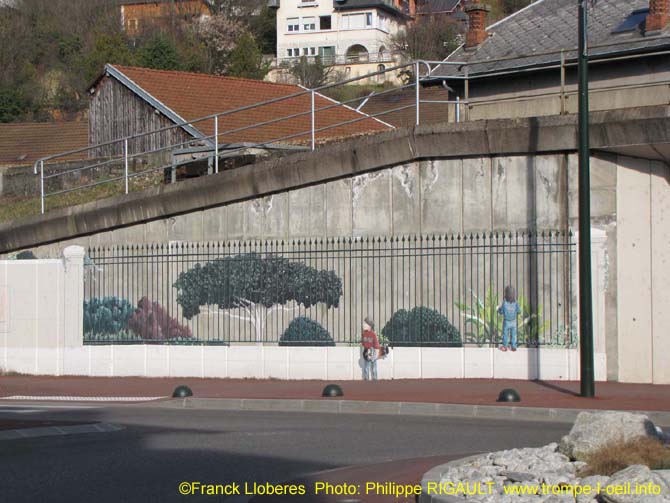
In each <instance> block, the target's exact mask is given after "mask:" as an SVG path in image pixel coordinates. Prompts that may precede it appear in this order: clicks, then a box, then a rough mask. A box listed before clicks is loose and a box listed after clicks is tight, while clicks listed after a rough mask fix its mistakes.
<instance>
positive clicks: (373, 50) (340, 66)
mask: <svg viewBox="0 0 670 503" xmlns="http://www.w3.org/2000/svg"><path fill="white" fill-rule="evenodd" d="M270 5H271V6H275V7H277V59H276V61H275V65H274V69H273V71H272V72H271V74H270V75H269V76H268V79H269V80H273V81H281V80H282V79H284V80H285V79H286V78H287V75H288V72H287V71H286V70H287V68H288V67H289V66H290V65H291V64H292V63H293V62H295V61H296V60H297V59H298V58H300V57H302V56H306V57H307V58H316V57H317V56H319V57H320V58H321V60H322V61H323V62H324V64H327V65H335V66H336V67H337V68H336V69H337V70H338V71H339V72H340V73H342V74H343V75H344V76H346V77H347V78H352V77H357V76H361V75H365V74H367V73H371V72H377V71H380V70H384V69H386V68H387V67H388V66H394V65H395V64H397V63H398V62H399V61H400V59H399V58H400V56H399V54H397V53H396V52H395V51H394V50H393V46H392V42H391V38H392V37H393V35H395V34H396V33H398V31H399V30H402V29H403V27H404V26H405V25H406V24H407V23H408V22H411V21H412V20H413V19H414V18H415V16H416V2H415V0H374V1H370V0H325V1H321V2H317V1H312V0H309V1H307V0H282V1H281V2H280V1H278V0H270Z"/></svg>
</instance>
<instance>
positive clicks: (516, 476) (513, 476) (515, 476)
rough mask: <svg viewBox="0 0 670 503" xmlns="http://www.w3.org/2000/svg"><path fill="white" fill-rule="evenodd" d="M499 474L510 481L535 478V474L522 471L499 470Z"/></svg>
mask: <svg viewBox="0 0 670 503" xmlns="http://www.w3.org/2000/svg"><path fill="white" fill-rule="evenodd" d="M501 475H504V476H505V477H507V478H508V479H509V480H511V481H512V482H528V481H531V480H533V479H534V478H535V475H533V474H532V473H524V472H501Z"/></svg>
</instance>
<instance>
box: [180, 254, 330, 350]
mask: <svg viewBox="0 0 670 503" xmlns="http://www.w3.org/2000/svg"><path fill="white" fill-rule="evenodd" d="M174 287H175V288H176V289H177V292H178V293H177V303H178V304H179V305H180V306H181V307H182V310H183V314H184V317H186V318H187V319H191V318H193V317H194V316H196V315H198V314H199V313H200V308H201V307H203V306H216V307H218V308H219V309H221V310H224V311H227V310H231V309H240V310H241V312H242V313H244V314H242V315H237V314H233V313H227V314H228V315H229V316H231V317H234V318H238V319H241V320H243V321H246V322H249V323H251V324H252V326H253V327H254V329H255V332H256V342H261V341H262V336H263V333H264V330H265V325H266V321H267V319H268V317H269V316H270V315H271V314H272V313H273V312H275V311H276V310H278V309H282V308H283V307H284V306H285V304H287V303H289V302H296V303H297V304H300V305H302V306H304V307H305V308H309V307H311V306H314V305H316V304H318V303H323V304H325V305H326V306H327V307H328V308H331V307H338V305H339V302H340V297H341V296H342V280H341V279H340V278H339V277H338V276H337V275H336V274H335V272H334V271H324V270H318V269H315V268H313V267H310V266H308V265H306V264H304V263H303V262H294V261H291V260H289V259H287V258H285V257H282V256H262V255H260V254H257V253H247V254H242V255H234V256H230V257H225V258H221V259H216V260H213V261H211V262H207V263H205V264H204V265H202V264H196V265H195V266H194V267H193V268H192V269H191V270H189V271H186V272H183V273H181V274H180V275H179V277H178V278H177V281H176V282H175V283H174Z"/></svg>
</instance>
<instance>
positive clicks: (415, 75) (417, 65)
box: [414, 61, 421, 126]
mask: <svg viewBox="0 0 670 503" xmlns="http://www.w3.org/2000/svg"><path fill="white" fill-rule="evenodd" d="M414 81H415V82H414V85H415V87H416V125H417V126H418V125H419V122H420V120H421V117H420V115H419V114H420V112H419V108H420V107H419V101H420V100H419V62H418V61H417V62H416V63H414Z"/></svg>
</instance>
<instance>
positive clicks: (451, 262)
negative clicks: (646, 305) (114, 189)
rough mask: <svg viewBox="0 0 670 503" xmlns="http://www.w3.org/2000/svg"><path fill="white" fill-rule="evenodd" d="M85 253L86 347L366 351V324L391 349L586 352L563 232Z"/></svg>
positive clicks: (142, 247) (176, 246) (140, 247)
mask: <svg viewBox="0 0 670 503" xmlns="http://www.w3.org/2000/svg"><path fill="white" fill-rule="evenodd" d="M89 253H90V258H87V260H86V262H85V263H86V269H85V271H86V272H85V279H86V281H85V299H86V302H85V304H84V332H85V342H86V343H88V344H115V343H119V344H126V343H131V344H132V343H149V344H151V343H154V344H231V343H265V344H278V345H281V346H289V345H291V346H330V345H334V344H346V345H358V344H359V343H360V336H361V333H360V325H361V322H362V320H363V319H365V318H366V317H368V316H369V317H371V319H374V320H377V321H378V323H379V327H382V328H381V330H380V332H379V334H378V335H379V336H380V337H382V338H383V339H384V341H385V342H386V343H387V344H389V345H391V346H419V347H457V346H462V345H472V346H479V347H484V346H496V345H500V344H501V343H502V342H503V337H502V336H503V333H504V332H505V330H503V328H504V326H507V327H508V328H510V327H511V326H512V325H514V327H513V328H514V330H513V334H514V335H515V336H517V335H518V344H519V345H522V346H525V347H536V346H543V347H546V346H557V347H572V346H574V345H575V344H576V342H577V337H576V327H575V316H574V312H573V309H572V306H573V303H574V289H573V288H572V280H573V266H572V264H573V262H572V261H573V256H574V243H573V242H572V240H571V236H570V235H569V234H566V233H563V232H552V233H540V234H539V235H538V234H531V233H528V234H525V233H519V232H515V233H500V234H498V233H489V234H473V235H469V234H468V235H460V234H455V235H430V236H393V237H391V236H381V237H375V238H372V237H362V238H332V239H331V238H329V239H321V238H319V239H306V240H296V241H290V242H289V241H287V242H285V241H251V242H237V241H234V242H214V243H190V242H177V243H169V244H158V245H129V246H120V247H100V248H92V249H91V250H89ZM509 285H511V286H513V287H514V288H515V289H516V290H517V291H519V292H520V293H519V295H518V296H517V298H516V301H517V302H518V311H519V312H518V316H517V317H516V318H515V319H513V320H511V321H510V320H507V321H505V320H504V319H503V316H502V315H501V314H500V312H499V310H500V307H501V303H502V296H501V295H502V293H503V290H504V288H505V287H506V286H509ZM510 323H511V324H510ZM508 331H509V330H508ZM516 342H517V341H516V339H515V341H514V343H513V344H512V345H513V346H515V345H516Z"/></svg>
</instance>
